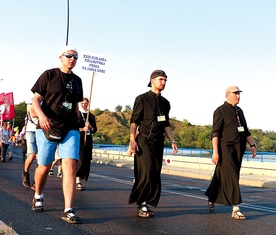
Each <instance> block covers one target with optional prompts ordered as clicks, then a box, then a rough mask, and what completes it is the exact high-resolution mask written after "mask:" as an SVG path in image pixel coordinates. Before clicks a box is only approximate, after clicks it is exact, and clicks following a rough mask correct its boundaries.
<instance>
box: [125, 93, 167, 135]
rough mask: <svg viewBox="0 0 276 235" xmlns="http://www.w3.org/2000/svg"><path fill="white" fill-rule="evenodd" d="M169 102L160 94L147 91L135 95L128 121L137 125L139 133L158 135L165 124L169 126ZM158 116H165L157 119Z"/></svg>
mask: <svg viewBox="0 0 276 235" xmlns="http://www.w3.org/2000/svg"><path fill="white" fill-rule="evenodd" d="M170 108H171V107H170V103H169V101H168V100H167V99H165V98H164V97H162V96H161V95H159V96H158V95H156V94H155V93H154V92H152V91H148V92H146V93H144V94H142V95H139V96H137V97H136V99H135V102H134V106H133V112H132V117H131V120H130V123H136V124H137V125H138V126H139V132H140V134H142V135H144V136H148V137H151V135H154V136H155V137H158V136H160V135H163V134H164V129H165V127H166V126H170V123H169V112H170ZM158 116H165V120H164V121H158V119H157V117H158Z"/></svg>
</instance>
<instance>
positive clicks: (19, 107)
mask: <svg viewBox="0 0 276 235" xmlns="http://www.w3.org/2000/svg"><path fill="white" fill-rule="evenodd" d="M26 114H27V104H26V103H25V102H21V103H19V104H16V105H14V116H15V121H14V127H16V126H18V127H19V130H20V131H21V130H22V127H23V126H24V125H25V117H26Z"/></svg>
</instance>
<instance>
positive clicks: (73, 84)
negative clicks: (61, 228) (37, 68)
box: [31, 46, 83, 224]
mask: <svg viewBox="0 0 276 235" xmlns="http://www.w3.org/2000/svg"><path fill="white" fill-rule="evenodd" d="M59 59H60V62H61V65H60V68H54V69H50V70H47V71H45V72H44V73H43V74H42V75H41V76H40V77H39V78H38V80H37V81H36V83H35V84H34V86H33V88H32V89H31V90H32V92H33V93H34V97H33V103H32V104H33V108H34V111H35V112H36V114H37V116H38V119H39V127H40V128H38V129H36V140H37V147H38V167H37V168H36V171H35V184H36V185H35V195H34V199H33V202H32V210H33V211H39V212H41V211H43V198H44V195H43V193H42V190H43V188H44V186H45V184H46V181H47V176H48V172H49V170H50V168H51V164H52V162H53V161H54V159H55V151H56V148H57V145H58V151H59V153H58V154H59V157H60V158H61V159H62V170H63V181H62V188H63V196H64V204H65V205H64V207H65V208H64V214H63V216H62V217H61V218H62V219H63V220H64V221H66V222H68V223H71V224H79V223H81V220H80V218H79V217H77V216H76V215H75V211H74V210H73V208H72V202H73V196H74V191H75V187H76V186H75V182H76V162H77V160H78V159H79V145H80V134H79V131H78V113H79V110H78V102H80V101H82V98H83V89H82V81H81V79H80V77H78V76H77V75H75V74H74V73H73V72H72V69H73V68H74V67H75V65H76V62H77V59H78V52H77V50H76V49H75V48H74V47H73V46H65V47H64V48H62V50H61V51H60V53H59Z"/></svg>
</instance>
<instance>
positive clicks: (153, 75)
mask: <svg viewBox="0 0 276 235" xmlns="http://www.w3.org/2000/svg"><path fill="white" fill-rule="evenodd" d="M159 76H162V77H166V78H167V75H166V73H165V72H164V71H163V70H160V69H157V70H154V71H153V72H152V73H151V75H150V81H149V84H148V87H151V80H152V79H154V78H156V77H159Z"/></svg>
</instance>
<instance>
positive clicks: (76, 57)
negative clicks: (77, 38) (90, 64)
mask: <svg viewBox="0 0 276 235" xmlns="http://www.w3.org/2000/svg"><path fill="white" fill-rule="evenodd" d="M64 56H65V57H66V58H68V59H71V58H72V57H74V59H75V60H77V59H78V58H79V56H78V55H77V54H71V53H66V54H64Z"/></svg>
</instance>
